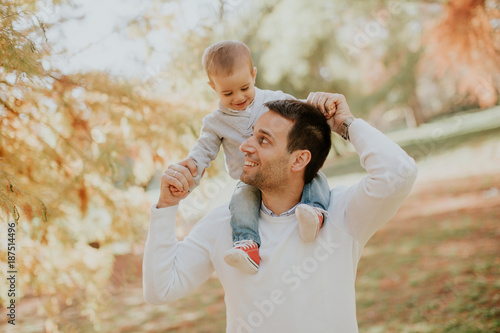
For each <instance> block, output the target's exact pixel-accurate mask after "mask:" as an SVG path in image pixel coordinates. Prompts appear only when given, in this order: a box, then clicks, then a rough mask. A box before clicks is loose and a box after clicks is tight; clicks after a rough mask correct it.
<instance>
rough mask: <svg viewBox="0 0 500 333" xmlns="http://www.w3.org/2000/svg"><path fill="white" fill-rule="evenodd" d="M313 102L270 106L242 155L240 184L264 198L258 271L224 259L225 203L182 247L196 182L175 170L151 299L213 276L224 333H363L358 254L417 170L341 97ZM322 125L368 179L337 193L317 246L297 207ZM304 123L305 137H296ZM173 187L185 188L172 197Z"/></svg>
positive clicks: (150, 281)
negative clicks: (178, 222) (178, 219)
mask: <svg viewBox="0 0 500 333" xmlns="http://www.w3.org/2000/svg"><path fill="white" fill-rule="evenodd" d="M308 103H309V104H311V105H313V106H315V107H317V108H318V109H320V110H321V111H319V110H318V109H316V108H314V107H311V106H310V105H307V104H305V103H301V102H299V101H275V102H270V103H269V104H268V107H269V109H270V111H268V112H266V113H264V114H263V115H262V116H261V117H260V118H259V120H258V121H257V123H256V124H255V126H254V135H253V136H252V137H250V138H249V139H248V140H247V141H245V142H244V143H243V144H242V145H241V148H240V149H241V151H242V152H243V153H244V154H245V167H244V169H243V174H242V175H241V180H242V181H244V182H247V183H249V184H252V185H254V186H256V187H258V188H259V189H260V190H261V192H262V205H261V212H260V219H259V228H260V236H261V238H262V240H263V242H262V244H263V245H262V246H261V249H260V256H261V264H260V269H259V272H258V273H257V274H255V275H248V274H244V273H241V272H240V271H238V270H236V269H234V268H233V267H231V266H228V265H227V264H225V262H224V260H223V256H224V252H225V251H226V250H227V249H229V248H231V246H232V242H231V228H230V226H229V219H230V214H229V210H228V208H227V205H223V206H221V207H219V208H217V209H215V210H213V211H212V212H210V213H208V214H207V215H206V216H205V217H204V218H203V219H202V220H201V221H200V222H198V224H197V225H196V226H195V228H193V230H192V231H191V232H190V234H189V235H188V236H187V237H186V238H185V239H184V240H183V241H182V242H178V241H177V239H176V237H175V215H176V212H177V204H178V203H179V201H180V200H181V199H182V198H184V197H186V196H187V195H188V188H189V186H192V185H193V184H194V183H193V178H192V176H191V172H190V170H193V172H194V170H195V168H194V166H192V165H186V166H181V165H172V166H170V167H169V169H168V170H167V171H166V172H165V174H164V175H163V177H162V185H161V194H160V198H159V200H158V204H157V205H156V206H155V207H152V209H151V224H150V231H149V235H148V240H147V242H146V248H145V253H144V273H143V274H144V276H143V278H144V282H143V283H144V297H145V299H146V301H147V302H149V303H153V304H161V303H166V302H170V301H174V300H176V299H179V298H181V297H183V296H184V295H186V294H187V293H189V292H190V291H192V290H193V289H195V288H196V287H198V286H199V285H200V284H202V283H203V282H204V281H206V280H207V279H208V278H209V276H210V275H211V274H212V273H213V271H214V270H215V272H216V273H217V275H218V277H219V279H220V281H221V283H222V286H223V287H224V290H225V293H226V296H225V302H226V311H227V332H342V333H344V332H357V331H358V327H357V322H356V306H355V293H354V282H355V276H356V268H357V263H358V261H359V258H360V256H361V251H362V249H363V247H364V245H365V244H366V242H367V241H368V239H369V238H370V237H371V236H372V235H373V233H374V232H375V231H376V230H377V229H378V228H380V227H381V226H382V225H383V224H384V223H385V222H387V221H388V220H389V219H390V218H391V217H392V216H393V215H394V214H395V213H396V211H397V209H398V208H399V207H400V205H401V203H402V202H403V200H404V198H405V197H406V196H407V195H408V193H409V192H410V190H411V187H412V185H413V182H414V180H415V177H416V167H415V163H414V161H413V160H412V159H411V158H410V157H409V156H408V155H407V154H406V153H405V152H404V151H403V150H402V149H401V148H400V147H399V146H397V145H396V144H394V143H393V142H391V141H390V140H389V139H388V138H387V137H385V136H384V135H383V134H382V133H380V132H379V131H378V130H376V129H374V128H372V127H371V126H370V125H368V124H367V123H366V122H364V121H363V120H361V119H354V117H353V115H352V113H351V111H350V110H349V107H348V105H347V102H346V101H345V98H344V96H342V95H339V94H328V93H314V94H311V95H310V96H309V98H308ZM321 112H323V113H324V114H325V115H327V117H326V118H329V119H328V121H326V120H325V117H324V115H322V114H321ZM304 115H305V116H304ZM318 119H322V121H319V122H318ZM304 122H310V124H308V125H307V126H304ZM325 123H327V124H328V125H329V127H330V129H331V130H333V131H335V132H336V133H338V134H342V135H343V137H345V138H348V139H349V140H350V141H351V143H352V144H353V146H354V148H355V149H356V151H357V152H358V154H359V156H360V160H361V165H362V166H363V167H364V168H365V169H366V170H367V171H368V173H369V174H368V175H367V176H366V177H364V178H363V179H362V180H361V181H360V182H359V183H357V184H355V185H353V186H350V187H334V188H333V189H332V191H331V194H330V206H329V209H328V214H329V217H328V219H327V221H325V224H324V226H323V228H322V229H321V231H320V233H319V235H318V238H317V241H316V242H313V243H304V242H301V241H300V238H299V235H298V232H297V219H296V217H295V214H294V207H295V206H296V205H297V204H298V203H299V202H300V198H301V193H302V189H303V187H304V183H305V179H311V172H312V173H314V174H315V173H316V172H317V171H318V169H319V168H320V167H321V166H322V165H323V162H324V159H325V157H326V154H318V153H315V149H314V147H316V146H317V145H318V144H320V143H321V141H323V142H326V141H324V140H327V139H326V138H325V136H324V135H322V130H321V128H322V127H324V125H325ZM299 125H300V126H301V128H302V130H301V131H297V130H296V128H297V126H299ZM300 137H305V138H307V139H308V140H300ZM318 140H319V141H318ZM297 142H299V143H297ZM311 143H312V144H311ZM308 145H309V147H310V149H307V146H308ZM327 149H329V147H328V148H327ZM311 166H313V167H311ZM311 170H312V171H311ZM171 186H175V187H177V188H178V189H184V191H181V192H176V191H175V193H176V194H175V195H174V194H173V192H172V191H171V190H170V189H171ZM176 195H177V196H176Z"/></svg>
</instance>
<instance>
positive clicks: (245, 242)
mask: <svg viewBox="0 0 500 333" xmlns="http://www.w3.org/2000/svg"><path fill="white" fill-rule="evenodd" d="M255 245H257V244H255V243H254V242H253V241H251V240H246V239H245V240H240V241H237V242H234V247H240V248H243V249H248V248H251V247H254V246H255Z"/></svg>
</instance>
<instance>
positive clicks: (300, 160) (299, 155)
mask: <svg viewBox="0 0 500 333" xmlns="http://www.w3.org/2000/svg"><path fill="white" fill-rule="evenodd" d="M310 161H311V152H310V151H309V150H307V149H303V150H296V151H294V152H293V153H292V168H291V170H292V171H293V172H300V171H303V170H305V168H306V166H307V165H308V164H309V162H310Z"/></svg>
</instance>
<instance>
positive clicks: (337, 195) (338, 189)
mask: <svg viewBox="0 0 500 333" xmlns="http://www.w3.org/2000/svg"><path fill="white" fill-rule="evenodd" d="M350 187H351V186H347V185H338V186H335V187H333V188H332V189H330V205H329V206H328V210H329V211H338V210H339V208H340V207H342V206H344V205H345V198H346V195H347V193H348V192H349V188H350Z"/></svg>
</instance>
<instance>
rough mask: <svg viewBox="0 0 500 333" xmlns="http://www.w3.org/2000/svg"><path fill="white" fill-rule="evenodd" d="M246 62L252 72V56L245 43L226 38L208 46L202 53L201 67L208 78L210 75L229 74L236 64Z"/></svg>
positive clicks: (239, 64) (243, 64) (232, 71)
mask: <svg viewBox="0 0 500 333" xmlns="http://www.w3.org/2000/svg"><path fill="white" fill-rule="evenodd" d="M245 63H247V64H248V66H249V70H250V73H252V72H253V64H252V56H251V54H250V49H249V48H248V46H247V45H246V44H245V43H242V42H240V41H235V40H226V41H223V42H219V43H216V44H213V45H211V46H209V47H208V48H207V49H206V50H205V52H204V53H203V67H204V68H205V71H206V72H207V75H208V78H209V79H210V80H212V79H211V77H212V76H218V75H222V76H229V75H231V74H233V73H234V71H235V69H236V68H237V66H245Z"/></svg>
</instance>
